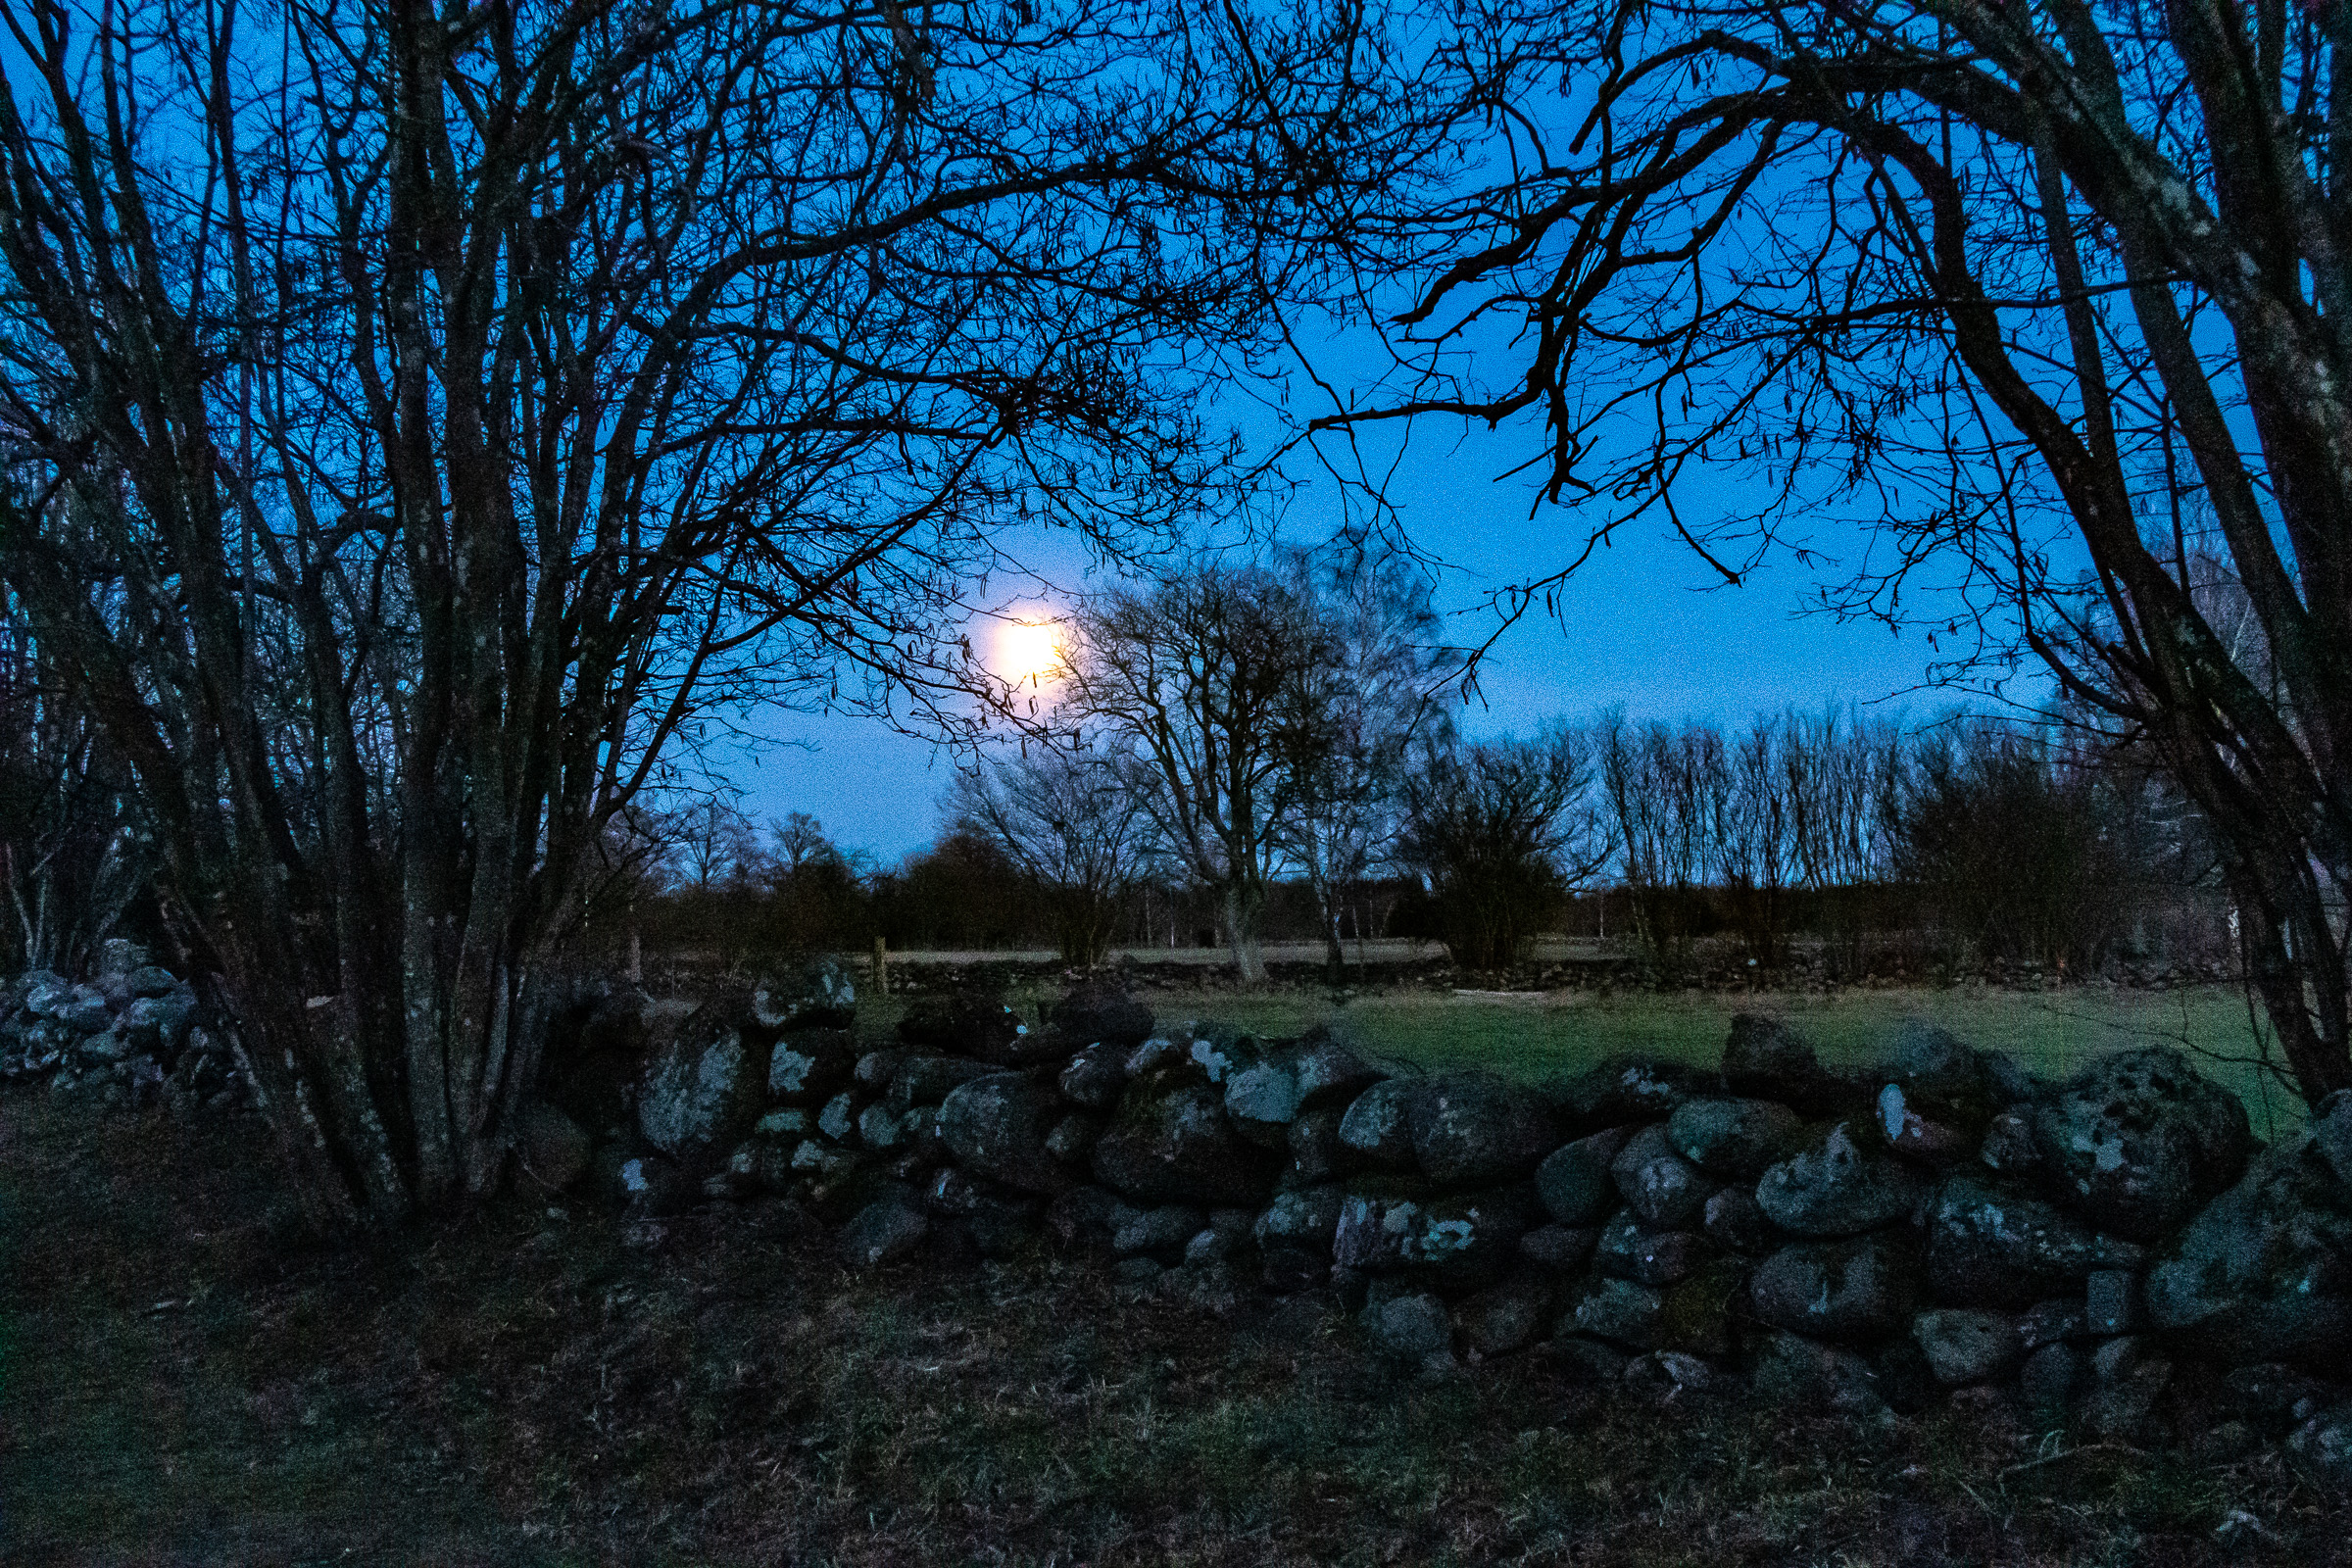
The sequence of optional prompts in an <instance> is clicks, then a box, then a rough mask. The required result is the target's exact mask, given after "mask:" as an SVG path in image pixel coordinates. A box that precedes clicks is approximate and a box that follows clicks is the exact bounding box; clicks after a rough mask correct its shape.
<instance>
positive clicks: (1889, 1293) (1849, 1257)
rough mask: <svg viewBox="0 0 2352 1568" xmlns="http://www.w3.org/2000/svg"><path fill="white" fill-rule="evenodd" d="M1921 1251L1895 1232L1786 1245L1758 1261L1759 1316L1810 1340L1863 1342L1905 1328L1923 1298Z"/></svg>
mask: <svg viewBox="0 0 2352 1568" xmlns="http://www.w3.org/2000/svg"><path fill="white" fill-rule="evenodd" d="M1919 1286H1920V1269H1919V1257H1918V1253H1917V1250H1916V1249H1915V1248H1914V1246H1913V1245H1912V1243H1911V1242H1910V1239H1909V1238H1908V1237H1906V1236H1902V1235H1900V1234H1897V1233H1894V1232H1889V1231H1876V1232H1873V1233H1871V1234H1870V1235H1867V1236H1852V1237H1845V1238H1841V1239H1839V1240H1836V1241H1826V1242H1806V1243H1801V1244H1799V1245H1797V1246H1794V1247H1784V1248H1782V1249H1781V1250H1779V1251H1777V1252H1775V1253H1773V1254H1772V1255H1771V1256H1770V1257H1768V1258H1766V1259H1765V1260H1764V1261H1763V1262H1761V1263H1759V1264H1758V1265H1756V1272H1755V1278H1754V1280H1753V1282H1752V1283H1751V1284H1750V1286H1749V1296H1750V1299H1752V1300H1753V1302H1754V1305H1755V1312H1756V1316H1757V1318H1758V1319H1759V1320H1761V1321H1763V1322H1765V1323H1769V1324H1771V1325H1772V1326H1773V1327H1774V1328H1778V1329H1786V1330H1788V1331H1789V1333H1791V1334H1802V1335H1804V1336H1805V1337H1806V1338H1808V1339H1815V1340H1832V1341H1838V1342H1848V1343H1850V1342H1862V1341H1871V1340H1877V1339H1882V1338H1884V1337H1885V1336H1887V1335H1888V1334H1891V1333H1893V1332H1895V1331H1896V1330H1898V1329H1900V1328H1901V1327H1902V1326H1903V1324H1904V1322H1905V1321H1906V1320H1907V1319H1908V1318H1909V1317H1910V1316H1911V1310H1912V1308H1913V1307H1914V1306H1915V1305H1917V1304H1918V1301H1919V1294H1920V1293H1919Z"/></svg>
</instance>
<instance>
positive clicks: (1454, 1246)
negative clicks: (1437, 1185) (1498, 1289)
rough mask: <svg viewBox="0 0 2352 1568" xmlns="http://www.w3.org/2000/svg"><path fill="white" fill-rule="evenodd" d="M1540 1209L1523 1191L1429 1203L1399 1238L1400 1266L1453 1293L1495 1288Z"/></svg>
mask: <svg viewBox="0 0 2352 1568" xmlns="http://www.w3.org/2000/svg"><path fill="white" fill-rule="evenodd" d="M1535 1210H1536V1201H1535V1194H1534V1193H1533V1192H1531V1191H1530V1190H1528V1189H1527V1188H1526V1187H1524V1186H1511V1187H1497V1188H1491V1189H1489V1190H1487V1191H1485V1192H1478V1193H1447V1194H1441V1195H1439V1196H1436V1197H1433V1198H1428V1199H1424V1200H1423V1201H1421V1202H1420V1204H1419V1205H1418V1208H1417V1210H1416V1211H1415V1212H1414V1213H1413V1214H1412V1215H1411V1218H1410V1222H1409V1223H1408V1224H1406V1225H1404V1226H1403V1227H1402V1228H1401V1230H1400V1232H1399V1234H1398V1235H1397V1261H1398V1266H1399V1267H1400V1268H1401V1269H1402V1270H1403V1272H1405V1273H1407V1274H1409V1275H1413V1276H1415V1277H1417V1278H1420V1279H1424V1280H1427V1281H1428V1282H1430V1283H1431V1284H1433V1285H1435V1286H1437V1287H1438V1288H1439V1289H1441V1290H1445V1291H1448V1292H1459V1291H1472V1290H1479V1289H1482V1288H1483V1287H1485V1286H1488V1285H1492V1284H1494V1283H1495V1281H1496V1280H1498V1279H1500V1278H1502V1276H1503V1275H1504V1274H1505V1273H1507V1272H1508V1271H1509V1269H1510V1267H1511V1264H1512V1262H1513V1260H1514V1259H1515V1258H1516V1256H1517V1255H1518V1244H1519V1238H1520V1237H1521V1236H1524V1235H1525V1234H1527V1228H1528V1219H1529V1217H1530V1215H1532V1214H1533V1213H1534V1212H1535ZM1335 1232H1336V1227H1335Z"/></svg>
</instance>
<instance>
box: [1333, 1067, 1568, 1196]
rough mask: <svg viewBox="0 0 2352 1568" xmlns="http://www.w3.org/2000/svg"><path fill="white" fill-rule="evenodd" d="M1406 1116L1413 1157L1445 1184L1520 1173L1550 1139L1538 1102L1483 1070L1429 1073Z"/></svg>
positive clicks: (1467, 1183)
mask: <svg viewBox="0 0 2352 1568" xmlns="http://www.w3.org/2000/svg"><path fill="white" fill-rule="evenodd" d="M1374 1092H1375V1093H1376V1092H1377V1091H1374ZM1357 1103H1359V1104H1360V1103H1362V1102H1361V1101H1360V1100H1359V1101H1358V1102H1357ZM1407 1116H1408V1120H1409V1122H1410V1125H1411V1128H1412V1136H1413V1158H1414V1159H1415V1161H1416V1162H1418V1163H1419V1165H1420V1167H1421V1169H1422V1170H1423V1171H1425V1172H1426V1173H1427V1174H1428V1175H1429V1176H1430V1178H1431V1179H1432V1180H1434V1181H1438V1182H1442V1183H1444V1184H1446V1186H1449V1187H1461V1186H1472V1185H1476V1184H1480V1183H1485V1182H1495V1181H1504V1180H1508V1179H1510V1178H1512V1177H1518V1176H1525V1175H1527V1174H1528V1173H1529V1172H1531V1171H1533V1170H1534V1169H1535V1168H1536V1166H1537V1164H1538V1163H1539V1162H1540V1161H1541V1160H1542V1159H1543V1158H1544V1155H1545V1154H1546V1153H1548V1152H1550V1151H1551V1148H1552V1145H1553V1143H1554V1141H1555V1140H1554V1135H1553V1130H1552V1121H1551V1114H1550V1112H1549V1111H1547V1110H1546V1109H1545V1108H1544V1105H1543V1103H1541V1102H1540V1101H1538V1100H1537V1099H1536V1097H1535V1096H1534V1095H1532V1094H1530V1093H1529V1092H1528V1091H1527V1090H1525V1089H1523V1088H1521V1087H1520V1086H1518V1085H1517V1084H1512V1083H1508V1082H1506V1081H1504V1080H1503V1079H1501V1078H1498V1077H1495V1076H1494V1075H1492V1074H1488V1073H1467V1072H1465V1073H1444V1074H1441V1075H1439V1076H1437V1077H1435V1078H1432V1079H1429V1080H1428V1081H1427V1082H1425V1083H1424V1084H1422V1085H1421V1086H1420V1092H1419V1093H1418V1094H1416V1095H1414V1096H1413V1097H1412V1099H1411V1101H1410V1103H1409V1105H1408V1109H1407Z"/></svg>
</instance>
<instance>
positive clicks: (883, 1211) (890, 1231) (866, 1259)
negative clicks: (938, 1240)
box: [836, 1193, 931, 1268]
mask: <svg viewBox="0 0 2352 1568" xmlns="http://www.w3.org/2000/svg"><path fill="white" fill-rule="evenodd" d="M930 1234H931V1221H930V1220H929V1218H927V1217H926V1216H925V1215H924V1213H923V1210H922V1208H921V1207H920V1206H919V1204H918V1203H917V1201H915V1200H914V1198H912V1197H911V1196H910V1195H907V1194H900V1193H894V1194H892V1195H890V1196H888V1197H884V1198H878V1199H876V1200H874V1201H872V1202H870V1203H868V1204H866V1205H865V1206H864V1207H863V1208H860V1209H859V1210H858V1212H857V1214H856V1215H855V1216H854V1217H853V1218H852V1219H851V1220H850V1222H849V1223H848V1224H847V1225H844V1226H843V1227H842V1228H841V1237H840V1240H839V1242H838V1243H837V1244H836V1245H837V1246H838V1247H839V1249H840V1251H841V1260H842V1262H844V1263H846V1264H848V1265H849V1266H850V1267H851V1268H877V1267H879V1266H881V1265H882V1264H885V1263H895V1262H897V1261H898V1260H899V1259H900V1258H902V1257H906V1256H907V1255H908V1254H909V1253H911V1252H912V1251H913V1250H915V1249H916V1248H918V1247H920V1246H921V1245H922V1244H923V1239H924V1238H925V1237H927V1236H929V1235H930Z"/></svg>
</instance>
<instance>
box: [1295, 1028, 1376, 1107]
mask: <svg viewBox="0 0 2352 1568" xmlns="http://www.w3.org/2000/svg"><path fill="white" fill-rule="evenodd" d="M1290 1058H1291V1062H1292V1067H1293V1070H1294V1071H1295V1072H1296V1073H1297V1074H1298V1077H1299V1109H1301V1110H1323V1109H1327V1108H1330V1109H1345V1108H1346V1107H1347V1106H1348V1103H1349V1102H1350V1101H1352V1100H1354V1099H1355V1097H1356V1096H1357V1095H1360V1094H1362V1093H1363V1092H1364V1091H1365V1090H1367V1089H1369V1088H1371V1087H1372V1086H1373V1085H1374V1084H1376V1083H1379V1082H1380V1081H1381V1080H1382V1079H1383V1078H1385V1077H1386V1076H1388V1075H1387V1074H1386V1073H1384V1072H1382V1071H1381V1070H1380V1069H1379V1068H1377V1067H1375V1066H1373V1065H1372V1064H1371V1063H1370V1062H1368V1061H1366V1060H1364V1058H1363V1057H1362V1056H1361V1055H1359V1054H1357V1053H1356V1052H1355V1050H1354V1048H1353V1047H1351V1046H1349V1045H1348V1043H1347V1042H1346V1041H1344V1040H1342V1039H1340V1038H1339V1036H1338V1035H1336V1034H1334V1033H1333V1032H1332V1030H1331V1028H1330V1026H1329V1025H1327V1024H1317V1025H1315V1026H1314V1027H1313V1028H1311V1029H1309V1030H1308V1031H1307V1032H1306V1033H1305V1034H1304V1035H1302V1036H1301V1037H1300V1038H1299V1042H1298V1044H1297V1045H1296V1046H1294V1047H1292V1048H1291V1052H1290Z"/></svg>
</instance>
